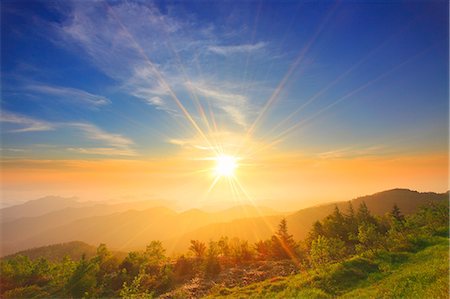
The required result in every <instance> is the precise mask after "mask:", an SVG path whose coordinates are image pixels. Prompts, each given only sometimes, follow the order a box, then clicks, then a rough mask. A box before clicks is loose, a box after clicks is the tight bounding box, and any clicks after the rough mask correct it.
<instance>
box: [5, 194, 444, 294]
mask: <svg viewBox="0 0 450 299" xmlns="http://www.w3.org/2000/svg"><path fill="white" fill-rule="evenodd" d="M294 228H295V224H291V223H289V222H288V221H286V219H282V220H281V221H280V222H279V223H278V225H277V229H276V230H275V232H274V233H273V234H272V235H271V236H269V237H268V238H266V239H263V240H260V241H258V242H256V243H252V242H249V241H247V240H242V239H234V238H229V237H227V236H223V237H221V238H219V240H217V241H210V242H202V241H200V240H198V239H191V240H190V246H189V249H188V250H187V251H186V252H184V253H183V254H182V255H179V256H176V257H173V256H172V257H171V256H168V255H167V254H166V250H165V248H164V247H163V244H162V243H161V242H159V241H156V240H154V241H150V242H149V243H148V245H147V247H146V249H145V250H143V251H134V252H129V253H128V254H127V255H126V256H125V257H119V256H117V255H115V254H114V252H111V251H110V250H109V249H108V248H107V246H105V245H104V244H102V245H100V246H98V247H97V249H96V252H95V255H94V256H92V257H88V256H87V255H84V256H82V258H81V259H79V260H72V259H70V258H65V259H63V260H60V261H51V260H49V259H47V258H40V259H36V260H34V261H33V260H30V259H29V258H28V257H27V256H23V255H16V256H13V257H11V258H9V259H3V260H2V261H1V262H0V270H1V273H2V275H1V277H0V285H1V286H2V288H1V290H0V292H1V293H0V295H1V296H0V297H1V298H31V297H32V298H99V297H101V298H118V297H121V298H153V297H160V298H202V297H205V296H211V297H213V298H215V297H220V296H223V297H232V298H236V297H238V298H246V297H252V296H253V297H258V298H288V297H289V298H291V297H300V298H303V297H307V298H336V297H340V296H344V297H345V296H347V297H348V298H354V297H363V298H373V297H377V298H378V297H397V298H448V262H449V257H448V233H449V203H448V201H439V202H433V203H428V204H425V205H422V206H421V207H420V208H419V209H418V210H417V212H416V213H413V214H409V215H404V214H403V213H402V211H401V209H400V208H399V207H398V206H397V205H393V206H392V207H391V209H390V211H389V212H388V213H385V214H384V215H383V216H377V215H375V214H373V213H371V212H370V210H369V209H368V206H367V205H366V204H365V203H364V202H362V203H361V204H360V205H359V206H357V207H355V208H354V209H353V210H352V209H349V210H348V211H346V212H341V211H340V209H339V208H338V207H336V206H335V207H334V209H333V211H332V213H330V214H329V215H327V216H326V217H325V218H324V219H323V220H321V221H317V222H315V223H314V225H313V227H312V229H311V230H310V231H309V233H308V237H307V238H306V239H304V240H298V239H296V238H295V237H294V236H293V235H292V234H291V233H290V231H291V229H294ZM78 245H81V246H80V248H81V247H82V246H83V244H78ZM69 247H70V245H69ZM63 249H64V246H59V247H58V246H56V247H51V246H50V247H47V248H41V249H40V251H41V254H48V253H49V252H52V251H53V250H54V251H56V252H57V254H60V252H61V250H63ZM91 249H92V248H90V247H89V250H91ZM38 251H39V250H38ZM38 251H36V252H35V253H37V252H38Z"/></svg>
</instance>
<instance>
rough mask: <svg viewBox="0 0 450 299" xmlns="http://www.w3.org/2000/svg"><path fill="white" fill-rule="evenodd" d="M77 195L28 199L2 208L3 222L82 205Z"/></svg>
mask: <svg viewBox="0 0 450 299" xmlns="http://www.w3.org/2000/svg"><path fill="white" fill-rule="evenodd" d="M85 205H89V203H82V202H79V201H78V200H77V198H76V197H60V196H46V197H42V198H39V199H35V200H30V201H27V202H25V203H23V204H20V205H15V206H12V207H7V208H3V209H0V216H1V217H0V219H1V222H8V221H12V220H15V219H19V218H23V217H35V216H40V215H44V214H46V213H50V212H53V211H57V210H60V209H64V208H69V207H82V206H85Z"/></svg>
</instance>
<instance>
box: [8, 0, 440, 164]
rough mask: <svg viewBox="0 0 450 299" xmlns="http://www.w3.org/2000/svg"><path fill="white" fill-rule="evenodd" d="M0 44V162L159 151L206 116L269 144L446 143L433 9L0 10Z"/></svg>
mask: <svg viewBox="0 0 450 299" xmlns="http://www.w3.org/2000/svg"><path fill="white" fill-rule="evenodd" d="M1 38H2V65H1V72H2V102H1V105H2V115H1V121H2V123H1V124H2V130H1V134H2V155H3V157H6V158H15V157H16V158H33V159H48V158H52V159H68V158H73V159H78V158H80V159H89V158H97V159H98V158H111V157H113V158H120V159H136V158H139V157H161V156H167V155H171V154H174V153H177V152H178V151H179V150H180V146H181V147H183V146H186V145H187V144H189V143H190V142H191V141H192V139H193V138H194V137H195V136H197V135H198V134H199V130H200V131H202V132H208V125H209V126H212V116H211V115H213V116H214V120H215V121H216V122H217V130H216V131H220V132H227V133H230V134H238V135H239V134H240V135H245V134H246V132H251V133H252V134H251V136H252V139H253V140H254V141H255V142H261V143H269V144H270V143H271V142H273V141H277V140H278V139H279V138H281V139H280V140H279V142H277V143H276V147H277V148H278V149H279V150H281V151H289V152H295V151H300V152H305V153H309V154H317V153H325V154H327V153H334V154H345V153H346V151H347V150H348V149H352V152H351V153H349V154H351V155H357V154H358V153H371V154H375V155H385V154H393V153H400V154H409V153H417V152H434V151H441V152H442V151H446V148H447V136H448V132H447V130H448V4H447V3H446V2H445V1H423V2H422V1H414V2H410V1H398V2H397V1H393V2H392V3H387V2H386V1H371V2H366V1H341V2H338V3H334V2H327V1H321V2H310V1H305V2H300V1H299V2H297V1H281V2H280V1H259V2H256V1H255V2H254V1H245V2H243V1H242V2H241V1H195V2H189V1H175V2H172V1H158V2H148V1H128V2H122V1H98V2H97V1H89V2H86V1H73V2H72V1H61V2H58V1H55V2H53V1H52V2H50V1H3V2H2V36H1ZM177 101H179V102H178V104H177ZM198 103H199V105H200V106H201V107H202V108H203V109H204V111H205V114H206V117H207V119H208V123H206V122H205V121H204V119H203V118H202V113H201V112H199V110H198V106H199V105H198ZM268 103H269V104H268ZM180 104H181V105H182V106H183V108H184V109H186V110H185V112H183V109H180ZM186 113H187V114H188V115H189V116H190V117H192V120H189V119H187V117H186V115H187V114H186ZM193 122H195V124H196V125H193ZM196 126H197V128H196Z"/></svg>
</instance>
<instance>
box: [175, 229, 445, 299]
mask: <svg viewBox="0 0 450 299" xmlns="http://www.w3.org/2000/svg"><path fill="white" fill-rule="evenodd" d="M448 244H449V239H448V238H442V237H441V238H436V239H435V242H434V244H431V245H430V246H429V247H427V248H425V249H423V250H421V251H419V252H417V253H382V254H378V255H376V256H375V257H373V258H371V259H368V258H365V257H360V256H359V257H352V258H350V259H348V260H345V261H342V262H339V263H336V264H332V265H328V266H326V267H324V268H322V269H320V270H319V271H307V272H304V273H301V274H298V275H295V276H286V277H277V278H272V279H269V280H265V281H263V282H259V283H255V284H250V285H247V286H245V287H235V288H215V289H214V291H213V292H212V293H210V294H209V296H207V298H249V297H252V298H294V297H295V298H448V292H449V285H448V250H449V245H448ZM445 261H447V262H445ZM180 293H181V291H180Z"/></svg>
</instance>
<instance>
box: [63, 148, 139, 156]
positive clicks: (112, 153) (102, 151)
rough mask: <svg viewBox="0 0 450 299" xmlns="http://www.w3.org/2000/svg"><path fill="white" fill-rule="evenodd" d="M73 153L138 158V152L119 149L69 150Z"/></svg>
mask: <svg viewBox="0 0 450 299" xmlns="http://www.w3.org/2000/svg"><path fill="white" fill-rule="evenodd" d="M67 150H69V151H71V152H76V153H80V154H86V155H104V156H136V152H135V151H134V150H131V149H123V148H122V149H118V148H110V147H91V148H83V147H77V148H73V147H70V148H67Z"/></svg>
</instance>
